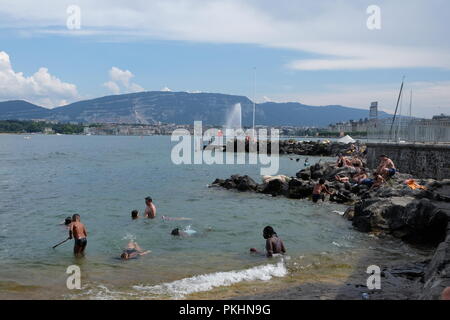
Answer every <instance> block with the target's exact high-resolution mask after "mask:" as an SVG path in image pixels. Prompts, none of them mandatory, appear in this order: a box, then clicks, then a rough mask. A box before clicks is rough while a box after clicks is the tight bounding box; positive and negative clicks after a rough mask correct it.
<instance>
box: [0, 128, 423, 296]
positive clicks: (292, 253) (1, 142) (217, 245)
mask: <svg viewBox="0 0 450 320" xmlns="http://www.w3.org/2000/svg"><path fill="white" fill-rule="evenodd" d="M174 144H175V143H171V142H170V137H166V136H152V137H143V138H140V137H121V136H56V135H50V136H44V135H33V136H32V138H31V139H24V137H23V136H21V135H0V163H1V166H0V244H1V245H0V296H1V297H4V298H66V299H78V298H81V299H86V298H117V299H119V298H135V299H139V298H183V297H185V296H186V295H189V294H193V293H197V292H205V291H210V290H213V291H214V290H217V288H221V287H223V286H229V285H232V286H235V285H237V284H242V283H245V282H248V283H249V284H250V285H255V286H257V283H258V282H265V283H270V282H271V281H273V283H275V282H276V281H279V279H288V278H289V277H291V278H292V276H293V275H296V276H298V275H301V274H302V272H304V271H303V270H304V268H307V267H308V266H310V265H312V264H311V262H310V261H323V263H324V264H322V265H325V267H324V268H323V269H321V271H320V273H319V274H318V275H317V272H316V275H317V277H318V278H320V274H321V273H323V277H326V276H329V275H330V274H332V273H333V272H335V271H336V269H339V268H340V267H342V268H343V269H347V268H349V266H351V264H352V262H351V261H354V260H355V259H356V258H357V256H358V254H359V253H360V252H362V251H363V250H365V249H366V248H369V247H380V248H381V250H386V252H388V251H392V252H391V253H392V254H393V255H398V256H401V255H403V254H404V252H405V251H406V252H408V254H410V255H413V256H414V255H420V254H421V253H420V252H417V251H415V250H414V249H412V248H409V247H408V248H407V247H405V246H404V245H402V244H400V243H398V242H394V244H395V245H392V244H386V245H385V244H383V243H380V242H379V240H377V239H374V238H373V237H369V236H368V235H366V234H361V233H358V232H356V231H354V230H353V229H352V228H351V225H350V224H349V223H348V222H347V221H345V220H344V219H342V217H340V216H339V215H338V214H336V213H333V210H340V211H344V210H345V207H344V206H340V205H336V204H330V203H321V204H318V205H313V204H312V203H311V202H310V201H308V200H290V199H286V198H282V197H280V198H272V197H269V196H266V195H260V194H252V193H237V192H232V191H227V190H222V189H219V188H208V184H210V183H211V182H212V181H214V179H215V178H227V177H229V176H230V175H231V174H235V173H239V174H248V175H250V176H252V177H253V178H254V179H255V180H259V179H260V175H259V174H260V172H259V169H260V167H259V166H258V165H205V164H203V165H179V166H177V165H174V164H173V163H172V161H171V159H170V152H171V148H172V147H173V146H174ZM296 158H297V157H296ZM299 158H300V159H301V160H300V162H296V161H291V160H289V157H283V156H282V157H280V159H279V160H280V173H281V174H286V175H295V173H296V172H297V171H298V170H300V169H301V168H302V167H303V161H304V157H299ZM319 160H320V158H315V157H309V162H310V164H314V163H315V162H317V161H319ZM322 160H326V159H325V158H323V159H322ZM148 195H151V196H152V198H153V199H154V203H155V205H156V206H157V215H158V217H157V219H154V220H148V219H144V218H141V219H138V220H134V221H132V220H131V218H130V212H131V210H133V209H138V210H139V211H140V212H141V214H142V213H143V211H144V198H145V197H146V196H148ZM73 213H79V214H80V215H81V219H82V222H84V223H85V224H86V226H87V229H88V235H89V236H88V247H87V252H86V253H87V255H86V257H85V258H84V259H75V258H74V257H73V256H72V252H71V250H72V243H70V242H67V243H65V244H63V245H61V246H60V247H58V248H56V249H51V247H52V245H54V244H56V243H58V242H59V241H61V240H64V239H65V238H66V237H67V231H66V229H65V227H64V226H62V225H59V224H60V223H61V222H62V221H63V220H64V218H65V217H66V216H70V215H72V214H73ZM162 215H166V216H170V217H189V218H192V221H163V220H162V219H161V216H162ZM266 225H272V226H273V227H274V228H275V230H276V231H277V232H278V234H279V236H280V237H281V238H282V239H283V240H284V241H285V244H286V247H287V249H288V254H289V257H288V258H287V259H288V260H287V261H286V259H284V261H283V262H280V259H273V260H270V261H269V260H267V259H265V258H262V257H254V256H251V255H249V254H248V248H250V247H257V248H260V249H261V250H263V248H264V239H263V238H262V235H261V232H262V229H263V228H264V226H266ZM188 226H190V228H192V229H193V230H196V231H197V233H196V234H195V235H194V236H192V237H189V238H185V239H180V238H173V237H171V236H170V231H171V230H172V229H173V228H175V227H181V228H186V227H188ZM129 239H134V240H136V241H137V242H138V243H139V244H140V246H141V247H142V248H144V249H148V250H151V251H152V252H151V253H150V254H149V255H147V256H144V257H141V258H140V259H137V260H132V261H127V262H122V261H120V260H119V259H118V258H117V257H118V256H119V255H120V253H121V250H122V248H123V247H124V246H126V244H127V241H128V240H129ZM357 253H358V254H357ZM325 256H326V259H325V258H323V257H325ZM317 259H319V260H317ZM324 259H325V260H324ZM308 261H309V262H308ZM72 264H77V265H79V266H80V267H81V271H82V286H83V290H81V291H69V290H68V289H67V288H66V278H67V276H68V275H67V274H66V273H65V272H66V268H67V267H68V266H69V265H72ZM313 264H314V263H313ZM333 266H334V267H333ZM302 268H303V269H302ZM218 296H220V294H218Z"/></svg>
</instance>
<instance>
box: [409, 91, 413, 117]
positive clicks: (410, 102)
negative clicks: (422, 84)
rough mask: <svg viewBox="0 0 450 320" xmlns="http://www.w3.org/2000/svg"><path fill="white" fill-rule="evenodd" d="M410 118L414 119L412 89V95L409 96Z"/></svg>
mask: <svg viewBox="0 0 450 320" xmlns="http://www.w3.org/2000/svg"><path fill="white" fill-rule="evenodd" d="M409 117H410V118H412V89H411V94H410V96H409ZM410 120H411V119H410Z"/></svg>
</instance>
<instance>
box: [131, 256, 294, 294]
mask: <svg viewBox="0 0 450 320" xmlns="http://www.w3.org/2000/svg"><path fill="white" fill-rule="evenodd" d="M287 273H288V271H287V269H286V266H285V263H284V260H283V259H281V260H280V261H279V262H278V263H276V264H266V265H262V266H257V267H253V268H250V269H246V270H240V271H228V272H215V273H210V274H202V275H197V276H193V277H190V278H184V279H181V280H176V281H173V282H168V283H163V284H160V285H155V286H144V285H140V286H133V289H136V290H139V291H144V292H147V293H152V294H157V295H170V296H171V297H172V298H183V297H184V296H185V295H188V294H191V293H195V292H203V291H210V290H212V289H214V288H216V287H223V286H230V285H233V284H235V283H238V282H242V281H256V280H261V281H268V280H270V279H272V278H273V277H284V276H286V275H287Z"/></svg>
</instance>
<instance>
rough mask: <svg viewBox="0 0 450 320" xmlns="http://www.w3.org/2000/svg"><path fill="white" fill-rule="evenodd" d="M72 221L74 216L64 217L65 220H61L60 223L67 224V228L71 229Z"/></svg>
mask: <svg viewBox="0 0 450 320" xmlns="http://www.w3.org/2000/svg"><path fill="white" fill-rule="evenodd" d="M71 223H72V218H71V217H67V218H65V219H64V222H61V223H60V225H62V224H63V225H65V226H66V228H67V229H69V226H70V224H71Z"/></svg>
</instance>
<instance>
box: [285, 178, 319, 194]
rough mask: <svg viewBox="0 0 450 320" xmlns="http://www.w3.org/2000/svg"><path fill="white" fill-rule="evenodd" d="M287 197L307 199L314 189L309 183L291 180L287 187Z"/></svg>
mask: <svg viewBox="0 0 450 320" xmlns="http://www.w3.org/2000/svg"><path fill="white" fill-rule="evenodd" d="M288 188H289V190H288V197H289V198H292V199H303V198H307V197H309V196H310V195H311V194H312V192H313V188H314V184H313V183H311V182H310V181H308V182H305V181H301V180H299V179H291V180H290V181H289V185H288Z"/></svg>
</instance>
